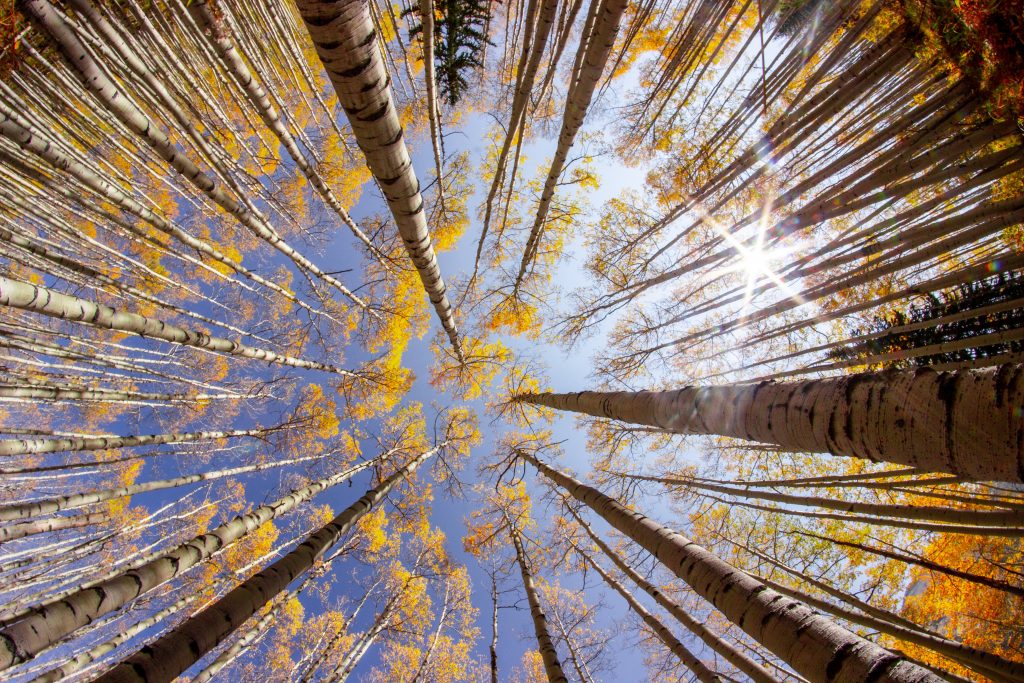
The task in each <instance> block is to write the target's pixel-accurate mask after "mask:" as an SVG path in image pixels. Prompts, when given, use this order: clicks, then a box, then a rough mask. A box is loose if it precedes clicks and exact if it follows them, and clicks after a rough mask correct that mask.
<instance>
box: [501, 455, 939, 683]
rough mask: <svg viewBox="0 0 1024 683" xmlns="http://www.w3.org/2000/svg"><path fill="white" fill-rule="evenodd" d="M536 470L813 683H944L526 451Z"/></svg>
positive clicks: (523, 456)
mask: <svg viewBox="0 0 1024 683" xmlns="http://www.w3.org/2000/svg"><path fill="white" fill-rule="evenodd" d="M518 453H519V456H520V457H522V458H523V459H524V460H526V461H528V462H530V463H531V464H532V465H533V466H534V467H536V468H537V471H538V472H540V473H541V474H542V475H544V476H545V477H546V478H548V479H550V480H551V481H552V482H553V483H555V484H556V485H558V486H560V487H562V488H564V489H565V490H566V492H568V493H569V494H570V495H571V496H572V497H573V498H575V499H576V500H578V501H580V502H581V503H583V504H585V505H587V506H588V507H589V508H591V509H592V510H593V511H594V512H596V513H597V514H599V515H600V516H601V517H602V518H603V519H604V520H605V521H606V522H608V524H610V525H611V526H612V527H614V528H615V529H618V530H619V531H620V532H622V533H623V534H625V535H626V536H627V537H628V538H630V539H631V540H633V541H634V542H636V543H637V544H639V545H640V546H641V547H643V548H644V549H645V550H647V551H648V552H650V553H651V554H652V555H654V556H655V557H656V558H657V559H658V560H659V561H660V562H661V563H662V564H663V565H665V567H667V568H668V569H669V570H670V571H672V572H673V573H674V574H675V575H676V576H678V577H679V578H680V579H682V580H683V581H685V582H686V584H687V585H688V586H690V587H691V588H692V589H693V590H694V591H695V592H696V593H697V594H698V595H700V596H701V597H702V598H704V599H705V600H707V601H708V602H710V603H711V604H712V605H714V606H715V607H716V608H717V609H718V610H719V611H721V612H722V614H724V615H725V616H726V617H727V618H728V619H729V620H730V621H732V622H733V623H734V624H736V625H737V626H739V627H740V628H741V629H743V631H744V632H746V633H747V634H748V635H749V636H750V637H751V638H753V639H754V640H756V641H757V642H759V643H761V644H762V645H764V646H765V647H766V648H768V649H769V650H770V651H771V652H773V653H774V654H775V655H777V656H778V657H779V658H780V659H782V660H783V661H785V662H786V663H787V664H789V665H790V666H791V667H793V670H794V671H796V672H797V673H799V674H800V675H801V676H803V677H804V678H806V679H807V680H809V681H811V683H940V682H941V681H942V679H941V678H939V677H938V676H936V675H935V674H933V673H931V672H930V671H928V670H926V669H923V668H921V667H920V666H918V665H917V664H914V663H912V662H910V661H908V660H907V659H905V658H903V657H901V656H899V655H896V654H894V653H892V652H890V651H889V650H886V649H885V648H882V647H880V646H878V645H875V644H874V643H872V642H870V641H867V640H864V639H863V638H861V637H860V636H857V635H855V634H853V633H851V632H849V631H847V630H846V629H844V628H843V627H841V626H839V625H838V624H836V623H835V622H833V621H832V620H830V619H828V618H826V617H823V616H821V615H820V614H817V613H816V612H814V611H813V610H811V609H810V608H808V607H807V605H805V604H803V603H801V602H799V601H797V600H792V599H789V598H786V597H785V596H783V595H781V594H779V593H778V592H776V591H773V590H771V589H770V588H768V587H767V586H765V585H764V583H762V582H760V581H758V580H757V579H755V578H753V577H752V576H750V575H749V574H747V573H745V572H743V571H740V570H739V569H737V568H735V567H733V566H732V565H730V564H729V563H727V562H725V561H724V560H722V559H720V558H719V557H717V556H716V555H715V554H714V553H712V552H710V551H708V550H706V549H705V548H702V547H701V546H699V545H697V544H696V543H694V542H693V541H691V540H690V539H688V538H686V537H684V536H683V535H681V534H678V533H676V532H674V531H672V530H671V529H668V528H666V527H663V526H661V525H660V524H658V523H657V522H655V521H654V520H652V519H648V518H647V517H645V516H644V515H642V514H640V513H638V512H634V511H632V510H630V509H629V508H627V507H625V506H624V505H622V504H621V503H619V502H618V501H616V500H614V499H613V498H610V497H608V496H606V495H604V494H603V493H601V492H600V491H598V490H597V489H595V488H593V487H590V486H586V485H585V484H583V483H581V482H579V481H577V480H576V479H574V478H573V477H570V476H568V475H566V474H564V473H562V472H560V471H558V470H556V469H554V468H552V467H550V466H549V465H547V464H546V463H544V462H543V461H541V460H539V459H538V458H537V457H536V456H534V455H532V454H530V453H526V452H522V451H519V452H518Z"/></svg>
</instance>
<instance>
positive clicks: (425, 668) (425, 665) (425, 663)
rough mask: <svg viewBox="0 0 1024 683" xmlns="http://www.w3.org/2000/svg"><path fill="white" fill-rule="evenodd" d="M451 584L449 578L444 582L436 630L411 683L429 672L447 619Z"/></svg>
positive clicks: (414, 682)
mask: <svg viewBox="0 0 1024 683" xmlns="http://www.w3.org/2000/svg"><path fill="white" fill-rule="evenodd" d="M451 593H452V583H451V577H450V576H449V577H447V578H446V579H445V582H444V599H443V600H442V602H441V614H440V615H439V616H438V618H437V628H436V629H434V635H433V637H431V639H430V645H429V646H428V647H427V651H426V652H424V653H423V658H422V659H421V660H420V665H419V666H418V667H417V668H416V673H415V674H413V677H412V678H411V679H410V681H411V683H416V681H418V680H420V677H421V676H423V675H424V674H426V673H428V672H429V671H430V660H431V659H433V657H434V651H435V650H436V649H437V642H438V640H440V638H441V631H442V630H444V625H445V620H446V619H447V618H448V606H449V605H448V603H449V599H450V598H451Z"/></svg>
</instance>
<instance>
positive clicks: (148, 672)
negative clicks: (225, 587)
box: [96, 449, 437, 683]
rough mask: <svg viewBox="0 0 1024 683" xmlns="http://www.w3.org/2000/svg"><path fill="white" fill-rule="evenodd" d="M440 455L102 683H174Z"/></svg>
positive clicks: (402, 471)
mask: <svg viewBox="0 0 1024 683" xmlns="http://www.w3.org/2000/svg"><path fill="white" fill-rule="evenodd" d="M436 452H437V450H436V449H433V450H429V451H425V452H423V453H421V454H420V455H418V456H416V457H415V458H413V459H412V460H410V461H409V463H408V464H406V465H405V466H404V467H401V468H399V469H398V470H396V471H395V472H394V474H392V475H391V476H389V477H388V478H387V479H385V480H384V481H382V482H381V483H379V484H378V485H377V486H374V487H373V488H371V489H370V490H368V491H367V492H366V494H364V495H363V497H362V498H360V499H359V500H357V501H356V502H355V503H353V504H352V505H350V506H349V507H348V508H346V509H345V510H344V511H342V512H341V514H339V515H338V516H337V517H335V518H334V519H333V520H331V521H330V522H328V523H327V524H326V525H324V526H323V527H322V528H321V529H320V530H319V531H317V532H315V533H313V534H311V535H310V536H308V537H307V538H306V540H305V541H303V542H302V543H301V544H300V545H299V546H298V547H297V548H295V549H294V550H292V551H291V552H289V553H288V554H287V555H285V556H284V557H282V558H281V559H279V560H278V561H276V562H274V563H273V564H272V565H270V566H269V567H267V568H266V569H264V570H263V571H261V572H259V573H257V574H255V575H253V576H252V577H251V578H249V579H247V580H246V581H245V582H243V583H242V584H241V585H240V586H238V587H237V588H235V589H234V590H232V591H231V592H229V593H228V594H227V595H225V596H224V597H222V598H221V599H220V600H218V601H217V602H215V603H214V604H213V605H210V606H209V607H207V608H206V609H204V610H203V611H202V612H200V613H199V614H196V615H194V616H192V617H191V618H189V619H188V620H187V621H185V622H184V623H183V624H181V625H179V626H178V627H177V628H175V629H174V630H173V631H171V632H170V633H167V634H165V635H164V636H162V637H161V638H160V639H159V640H157V641H156V642H155V643H152V644H150V645H148V646H146V648H145V649H144V650H142V651H140V652H137V653H135V654H134V655H132V656H131V657H128V658H127V659H125V660H124V661H122V662H121V663H120V664H118V665H117V667H115V668H114V669H112V670H110V671H108V672H107V673H105V674H104V675H103V676H101V677H99V678H97V679H96V681H97V683H115V682H116V683H128V682H132V683H170V681H173V680H174V679H175V677H177V676H178V675H180V674H181V673H183V672H184V671H185V670H186V669H188V668H189V667H190V666H192V664H194V663H195V662H196V661H198V660H199V659H200V658H201V657H202V656H203V655H204V654H206V653H207V652H209V651H210V650H212V649H213V648H214V647H216V646H217V645H218V644H219V643H220V642H222V641H223V640H224V638H226V637H227V636H228V635H229V634H230V633H231V632H232V631H234V630H235V629H236V628H238V627H239V626H241V625H242V624H243V623H245V621H246V620H247V619H248V618H249V617H251V616H252V615H253V614H255V613H256V611H257V610H259V609H260V608H261V607H262V606H263V605H265V604H266V603H267V602H269V601H270V600H271V599H272V598H273V597H274V596H275V595H277V594H278V593H280V592H281V591H283V590H284V589H285V588H287V586H288V584H290V583H291V582H292V581H293V580H294V579H296V578H297V577H299V576H301V575H302V574H303V573H305V572H306V571H307V570H308V569H309V568H310V567H312V566H313V564H314V563H315V562H316V560H317V559H318V558H320V557H321V556H322V555H323V554H324V553H325V552H326V551H327V550H328V549H329V548H330V547H331V546H333V545H334V544H335V543H337V542H338V540H339V539H340V538H341V537H342V536H343V535H345V534H346V533H348V532H349V531H350V530H351V529H352V528H353V526H355V524H356V522H358V521H359V520H360V519H362V518H363V517H364V516H365V515H366V513H368V512H369V511H370V510H371V509H373V507H374V506H375V505H377V503H379V502H380V501H381V500H382V499H383V498H384V497H385V496H386V495H387V494H388V493H389V492H390V491H391V490H392V489H393V488H394V487H395V485H396V484H398V483H400V482H402V481H404V480H405V478H406V477H407V476H408V475H409V474H411V473H412V472H413V470H415V469H416V467H417V466H418V465H420V464H421V463H422V462H423V461H425V460H426V459H427V458H429V457H430V456H432V455H434V453H436Z"/></svg>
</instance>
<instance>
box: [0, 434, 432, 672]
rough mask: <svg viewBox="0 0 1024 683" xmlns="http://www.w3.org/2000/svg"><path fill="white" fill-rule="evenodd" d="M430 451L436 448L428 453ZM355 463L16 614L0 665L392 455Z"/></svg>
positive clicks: (1, 637) (0, 637)
mask: <svg viewBox="0 0 1024 683" xmlns="http://www.w3.org/2000/svg"><path fill="white" fill-rule="evenodd" d="M427 453H428V454H431V453H433V451H428V452H427ZM388 455H389V454H388V453H385V454H384V455H383V456H380V457H379V458H376V459H374V460H368V461H366V462H364V463H361V464H359V465H356V466H354V467H350V468H348V469H347V470H345V471H343V472H339V473H337V474H334V475H331V476H329V477H326V478H324V479H320V480H318V481H315V482H312V483H310V484H307V485H306V486H303V487H302V488H299V489H296V490H295V491H292V492H291V493H289V494H288V495H286V496H283V497H282V498H279V499H277V500H276V501H274V502H273V503H269V504H266V505H261V506H259V507H257V508H255V509H254V510H252V511H250V512H249V513H248V514H245V515H241V516H239V517H235V518H234V519H231V520H229V521H227V522H225V523H223V524H221V525H220V526H218V527H217V528H215V529H213V530H211V531H208V532H207V533H205V534H203V535H201V536H197V537H195V538H193V539H192V540H190V541H188V542H187V543H184V544H182V545H179V546H178V547H177V548H175V549H174V550H172V551H171V552H169V553H168V552H165V553H162V554H158V555H156V557H149V556H147V557H146V558H143V560H142V562H141V563H139V564H137V566H134V567H132V568H130V569H129V570H127V571H118V572H116V573H113V574H112V575H106V576H104V577H102V578H101V579H99V580H96V581H92V582H90V583H87V584H85V585H84V586H81V587H78V588H75V589H72V590H69V591H66V592H64V593H60V594H57V595H54V596H51V597H49V598H48V599H47V601H46V602H45V603H43V604H42V605H38V606H36V607H34V608H32V609H29V610H25V611H20V612H17V613H15V614H13V615H11V616H9V617H8V618H7V619H6V620H5V621H7V623H8V624H9V625H7V626H6V627H4V628H3V629H2V630H0V669H6V668H8V667H10V666H12V665H13V664H16V663H18V662H23V661H26V660H28V659H31V658H32V657H34V656H35V655H36V654H38V653H39V652H40V651H42V650H43V649H45V648H47V647H49V646H50V645H52V644H53V643H54V642H56V641H57V640H59V639H60V638H63V637H64V636H66V635H68V634H70V633H73V632H75V631H76V630H78V629H80V628H82V627H83V626H85V625H86V624H89V623H91V622H93V621H95V620H96V619H99V618H100V617H102V616H103V615H105V614H109V613H110V612H113V611H114V610H118V609H121V608H122V607H124V606H125V605H127V604H128V603H130V602H132V601H133V600H135V599H136V598H138V597H139V596H140V595H142V594H143V593H146V592H148V591H151V590H153V589H154V588H156V587H157V586H159V585H161V584H163V583H165V582H167V581H170V580H171V579H173V578H174V577H176V576H179V575H181V574H182V573H183V572H185V571H186V570H188V569H189V568H190V567H193V566H195V565H197V564H199V563H200V562H202V561H203V560H205V559H206V558H208V557H210V556H211V555H213V554H214V553H216V552H218V551H220V550H222V549H223V548H226V547H227V546H229V545H231V544H232V543H234V542H235V541H237V540H238V539H240V538H242V537H243V536H245V535H246V534H248V533H249V532H251V531H253V530H255V529H257V528H259V527H260V526H262V525H263V524H265V523H267V522H269V521H270V520H272V519H274V518H276V517H278V516H280V515H282V514H284V513H286V512H288V511H289V510H292V509H294V508H295V507H296V506H298V505H300V504H301V503H303V502H305V501H307V500H309V499H310V498H312V497H313V496H315V495H316V494H318V493H320V492H321V491H323V490H325V489H327V488H330V487H331V486H334V485H336V484H339V483H341V482H343V481H346V480H347V479H349V478H350V477H352V476H353V475H354V474H356V473H357V472H359V471H362V470H364V469H366V468H368V467H370V466H372V465H374V464H376V463H378V462H379V461H380V459H382V458H384V457H387V456H388Z"/></svg>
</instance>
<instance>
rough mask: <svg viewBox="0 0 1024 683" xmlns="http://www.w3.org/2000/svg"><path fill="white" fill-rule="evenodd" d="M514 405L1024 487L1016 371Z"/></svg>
mask: <svg viewBox="0 0 1024 683" xmlns="http://www.w3.org/2000/svg"><path fill="white" fill-rule="evenodd" d="M517 400H520V401H525V402H527V403H534V404H536V405H542V406H547V407H550V408H555V409H559V410H568V411H573V412H577V413H583V414H586V415H593V416H596V417H606V418H610V419H613V420H621V421H623V422H629V423H634V424H642V425H648V426H652V427H660V428H663V429H667V430H670V431H673V432H676V433H680V434H718V435H721V436H731V437H736V438H741V439H747V440H749V441H759V442H763V443H771V444H777V445H780V446H784V447H787V448H795V449H798V450H800V451H803V452H808V453H831V454H833V455H842V456H850V457H860V458H867V459H868V460H872V461H876V462H879V461H882V462H891V463H898V464H901V465H910V466H913V467H916V468H918V469H920V470H923V471H928V472H948V473H951V474H955V475H957V476H959V477H963V478H964V479H967V480H972V481H1014V482H1024V421H1022V420H1021V419H1020V417H1019V415H1018V414H1017V406H1020V405H1024V367H1022V366H1020V365H1013V364H1007V365H1003V366H1001V367H999V368H998V369H994V370H965V371H952V372H943V373H938V372H935V371H933V370H929V369H920V370H914V371H905V372H886V373H861V374H857V375H849V376H844V377H836V378H828V379H821V380H807V381H802V382H762V383H760V384H754V385H743V384H735V385H723V386H708V387H686V388H685V389H679V390H674V391H640V392H626V391H621V392H609V393H600V392H592V391H584V392H580V393H577V394H524V395H521V396H518V397H517ZM979 425H984V426H985V428H984V429H980V428H979Z"/></svg>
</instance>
